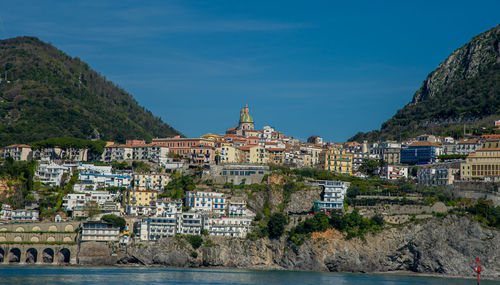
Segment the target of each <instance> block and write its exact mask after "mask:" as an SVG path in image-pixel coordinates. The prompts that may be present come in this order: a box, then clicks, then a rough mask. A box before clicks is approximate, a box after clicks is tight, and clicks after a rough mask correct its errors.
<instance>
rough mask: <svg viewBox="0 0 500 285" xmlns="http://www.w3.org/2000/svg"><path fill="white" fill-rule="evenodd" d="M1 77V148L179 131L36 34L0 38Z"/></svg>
mask: <svg viewBox="0 0 500 285" xmlns="http://www.w3.org/2000/svg"><path fill="white" fill-rule="evenodd" d="M0 77H1V80H0V146H5V145H8V144H12V143H30V142H34V141H39V140H43V139H46V138H49V137H76V138H85V139H88V138H93V137H100V139H103V140H115V141H123V140H124V139H126V138H141V139H151V138H152V137H156V136H158V137H166V136H172V135H177V134H179V132H178V131H176V130H175V129H173V128H172V127H170V126H169V125H167V124H166V123H164V122H163V121H162V120H161V119H160V118H158V117H155V116H154V115H153V114H152V113H151V112H150V111H148V110H146V109H145V108H143V107H141V106H139V105H138V103H137V101H136V100H135V99H134V98H133V97H132V96H131V95H130V94H129V93H127V92H126V91H124V90H123V89H121V88H119V87H118V86H116V85H115V84H113V83H112V82H110V81H108V80H106V78H105V77H104V76H101V75H100V74H98V73H97V72H96V71H94V70H92V69H91V68H90V67H89V66H88V65H87V64H86V63H84V62H82V61H81V60H80V59H79V58H73V57H71V56H68V55H67V54H65V53H64V52H62V51H60V50H58V49H57V48H55V47H54V46H52V45H50V44H47V43H44V42H42V41H40V40H39V39H37V38H34V37H17V38H12V39H6V40H0Z"/></svg>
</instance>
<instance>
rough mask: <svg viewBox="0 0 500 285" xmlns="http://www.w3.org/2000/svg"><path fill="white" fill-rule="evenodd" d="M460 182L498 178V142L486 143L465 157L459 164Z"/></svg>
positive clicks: (499, 158)
mask: <svg viewBox="0 0 500 285" xmlns="http://www.w3.org/2000/svg"><path fill="white" fill-rule="evenodd" d="M460 178H461V179H462V180H472V179H484V178H491V179H492V180H499V178H500V140H494V141H487V142H485V143H483V147H482V148H481V149H479V150H476V151H475V152H472V153H471V154H469V155H468V156H467V159H466V161H465V162H464V163H461V164H460Z"/></svg>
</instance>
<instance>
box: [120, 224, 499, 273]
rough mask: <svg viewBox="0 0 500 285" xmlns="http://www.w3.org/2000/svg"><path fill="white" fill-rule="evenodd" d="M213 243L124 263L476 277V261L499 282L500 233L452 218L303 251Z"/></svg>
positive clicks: (175, 247)
mask: <svg viewBox="0 0 500 285" xmlns="http://www.w3.org/2000/svg"><path fill="white" fill-rule="evenodd" d="M210 239H211V241H212V242H208V243H205V244H204V245H202V246H201V247H200V248H199V249H197V250H195V249H193V248H192V247H191V245H190V244H189V243H187V241H186V240H185V239H183V238H179V237H177V238H167V239H163V240H161V241H158V242H152V243H148V244H146V245H140V246H135V247H132V248H129V249H128V256H126V257H124V258H122V259H121V261H120V262H121V263H142V264H146V265H153V264H158V265H165V266H224V267H237V268H259V269H286V270H315V271H334V272H335V271H354V272H387V271H398V270H405V271H407V270H409V271H413V272H422V273H442V274H446V275H452V276H459V275H463V276H473V274H474V272H473V266H474V261H475V259H476V257H480V258H481V262H482V265H483V272H482V275H483V276H485V277H491V278H495V277H496V278H498V277H500V236H499V232H498V231H494V230H489V229H484V228H482V227H481V226H479V225H478V224H477V223H476V222H473V221H471V220H470V219H468V218H467V217H456V216H448V217H446V218H435V219H432V220H428V221H426V222H422V223H420V224H416V225H415V224H411V225H407V226H405V227H403V228H390V229H386V230H384V231H382V232H381V233H379V234H376V235H370V234H369V235H367V236H366V240H365V241H362V240H360V239H353V240H345V239H344V237H343V235H342V234H341V233H339V232H338V231H335V230H328V231H326V232H324V233H315V234H313V236H312V237H311V239H309V240H307V241H306V242H305V243H304V244H303V245H301V246H300V247H295V246H293V245H291V244H289V243H287V242H286V240H285V238H282V239H281V240H269V239H267V238H266V239H258V240H255V241H252V240H240V239H225V238H214V237H211V238H210ZM205 240H206V238H205ZM195 252H196V253H195Z"/></svg>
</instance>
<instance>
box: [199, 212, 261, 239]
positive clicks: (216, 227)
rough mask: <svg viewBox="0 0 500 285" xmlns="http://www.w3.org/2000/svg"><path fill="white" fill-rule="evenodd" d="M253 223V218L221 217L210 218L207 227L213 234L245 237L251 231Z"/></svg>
mask: <svg viewBox="0 0 500 285" xmlns="http://www.w3.org/2000/svg"><path fill="white" fill-rule="evenodd" d="M251 223H252V219H251V218H245V217H238V218H234V217H229V218H228V217H219V218H208V219H207V222H206V223H205V227H206V230H207V231H208V233H209V234H210V235H212V236H226V237H239V238H245V237H246V236H247V233H248V232H249V231H250V225H251Z"/></svg>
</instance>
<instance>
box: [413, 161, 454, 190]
mask: <svg viewBox="0 0 500 285" xmlns="http://www.w3.org/2000/svg"><path fill="white" fill-rule="evenodd" d="M459 171H460V168H459V165H455V166H453V164H448V165H446V164H442V165H441V164H437V165H429V166H423V167H419V168H418V171H417V183H418V184H419V185H424V186H446V185H451V184H453V182H454V181H455V176H456V175H458V173H459Z"/></svg>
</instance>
